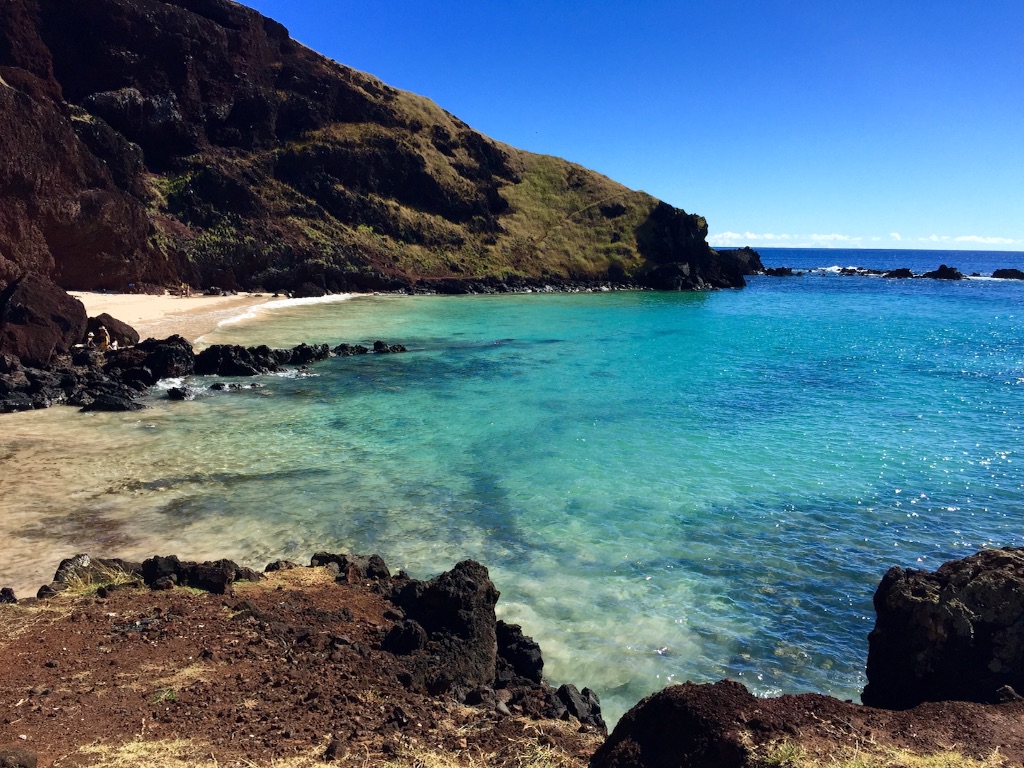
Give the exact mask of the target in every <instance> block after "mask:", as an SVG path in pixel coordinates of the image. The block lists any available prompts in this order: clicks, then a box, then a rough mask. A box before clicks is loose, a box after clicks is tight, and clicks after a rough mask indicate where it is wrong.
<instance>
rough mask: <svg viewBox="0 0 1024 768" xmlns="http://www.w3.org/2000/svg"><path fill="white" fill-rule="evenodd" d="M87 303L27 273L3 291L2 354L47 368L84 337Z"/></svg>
mask: <svg viewBox="0 0 1024 768" xmlns="http://www.w3.org/2000/svg"><path fill="white" fill-rule="evenodd" d="M85 326H86V313H85V306H84V305H83V304H82V302H80V301H79V300H78V299H76V298H74V297H73V296H69V295H68V294H67V293H65V292H64V291H63V290H61V289H60V288H58V287H57V286H56V285H54V284H53V283H52V282H50V281H49V280H48V279H46V278H45V277H42V276H40V275H36V274H31V273H30V274H27V275H25V276H24V277H22V278H19V279H17V280H15V281H14V282H12V283H11V284H10V285H8V286H7V288H6V289H5V290H3V291H2V292H0V354H7V355H14V356H15V357H17V358H19V359H20V360H21V361H22V363H23V364H24V365H26V366H30V367H33V368H46V367H47V366H48V365H50V363H51V362H52V361H53V360H54V358H55V357H56V356H58V355H63V354H67V353H68V352H69V351H70V350H71V347H72V346H73V345H74V344H77V343H78V342H80V341H82V339H83V338H84V336H85Z"/></svg>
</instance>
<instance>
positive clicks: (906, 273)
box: [882, 267, 914, 280]
mask: <svg viewBox="0 0 1024 768" xmlns="http://www.w3.org/2000/svg"><path fill="white" fill-rule="evenodd" d="M913 276H914V273H913V272H911V271H910V270H909V269H907V268H906V267H900V268H899V269H890V270H889V271H888V272H886V273H885V274H884V275H882V277H893V278H899V279H901V280H902V279H907V278H910V277H913Z"/></svg>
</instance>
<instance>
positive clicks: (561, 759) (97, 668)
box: [0, 568, 602, 766]
mask: <svg viewBox="0 0 1024 768" xmlns="http://www.w3.org/2000/svg"><path fill="white" fill-rule="evenodd" d="M70 591H73V592H77V594H68V593H63V594H61V595H59V596H57V597H55V598H52V599H50V600H47V601H42V602H39V603H38V604H36V605H33V606H23V605H0V648H2V659H3V664H2V668H0V749H3V748H9V747H15V748H21V749H24V750H28V751H30V752H34V753H36V754H37V755H38V758H39V765H40V766H50V765H59V766H85V765H122V764H123V765H132V764H139V765H142V764H146V765H151V766H153V765H168V766H174V765H218V766H225V765H244V766H270V765H275V766H291V765H296V766H300V765H301V766H304V765H315V764H318V763H319V761H320V760H327V759H330V760H331V761H332V764H335V765H337V764H345V763H349V764H359V765H374V764H406V765H411V764H423V765H474V764H483V763H486V764H489V765H501V764H506V763H507V764H509V765H512V764H515V765H522V764H524V763H523V757H524V756H526V755H534V756H535V757H536V758H537V760H540V763H539V764H544V765H551V766H583V765H585V764H586V763H587V760H588V759H589V757H590V755H591V754H592V753H593V751H594V750H595V749H596V747H597V745H598V744H599V743H600V741H601V740H602V736H601V734H599V733H598V732H597V731H596V730H595V729H593V728H591V727H588V726H581V725H580V723H578V722H576V721H574V720H570V721H567V722H562V721H536V720H529V719H526V718H523V717H521V716H517V713H516V712H515V711H514V708H513V711H512V712H511V715H503V714H499V713H497V712H495V711H494V710H493V709H492V710H489V711H485V710H484V709H478V708H470V707H466V706H463V705H460V704H457V703H455V702H454V701H453V700H451V699H450V698H443V697H437V698H434V697H429V696H424V695H419V694H414V693H410V692H409V691H407V690H406V689H405V687H403V685H402V684H401V683H400V682H399V681H398V679H397V677H396V674H395V671H394V670H395V664H394V663H392V662H393V657H390V655H389V654H387V653H386V652H384V651H382V650H380V649H379V648H380V641H381V638H382V637H383V635H384V633H385V632H386V631H387V629H388V628H390V626H391V625H392V623H393V619H395V618H398V617H397V615H395V614H393V613H391V610H392V609H391V605H390V603H389V602H388V601H386V600H385V599H384V598H382V597H381V595H379V594H378V593H377V592H375V591H374V589H373V588H372V585H371V584H369V583H367V584H344V583H336V582H335V580H334V578H333V576H331V575H330V574H329V573H328V572H326V570H325V569H324V568H295V569H293V570H288V571H280V572H276V573H270V574H267V579H266V580H265V581H262V582H259V583H237V584H235V587H234V595H232V596H223V595H213V594H210V593H206V592H199V591H197V590H192V589H188V588H181V587H179V588H175V589H171V590H166V591H151V590H149V589H148V588H145V587H141V588H140V587H124V588H118V589H115V590H114V591H111V592H109V593H107V592H106V591H105V590H103V591H101V592H100V593H99V594H97V593H96V591H95V587H88V588H85V589H81V590H70ZM101 595H103V596H101ZM176 760H177V761H178V762H175V761H176ZM119 761H120V762H119Z"/></svg>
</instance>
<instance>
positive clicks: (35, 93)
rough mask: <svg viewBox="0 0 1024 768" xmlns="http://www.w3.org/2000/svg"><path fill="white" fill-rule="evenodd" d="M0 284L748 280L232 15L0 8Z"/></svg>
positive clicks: (667, 214) (676, 218)
mask: <svg viewBox="0 0 1024 768" xmlns="http://www.w3.org/2000/svg"><path fill="white" fill-rule="evenodd" d="M0 78H2V83H0V117H2V119H3V122H4V125H5V126H11V128H9V129H8V128H5V130H4V131H3V132H2V134H0V152H2V153H3V155H2V156H3V157H4V158H5V160H4V162H3V163H2V164H0V285H2V284H3V283H6V282H9V281H11V280H12V279H14V278H15V277H17V276H18V275H19V274H21V273H22V272H24V271H32V272H39V273H43V274H47V275H51V276H52V277H53V278H54V279H55V280H56V281H57V282H58V283H59V284H61V285H63V286H65V287H74V288H113V289H122V290H123V289H124V288H126V287H127V285H128V284H129V283H135V284H146V283H150V284H161V283H165V282H167V281H173V280H177V279H179V278H184V279H187V280H190V281H192V282H195V283H200V284H210V283H213V284H218V285H220V286H222V287H228V288H231V287H246V288H249V287H255V286H257V285H259V286H262V287H265V288H268V289H272V288H294V287H297V286H299V285H303V284H311V285H314V286H317V287H320V288H323V289H327V290H339V289H348V288H387V287H391V288H398V287H403V286H406V285H408V284H410V283H411V282H412V281H415V280H416V279H426V280H428V281H430V280H440V281H444V280H451V279H475V278H484V277H491V278H501V279H505V278H516V277H526V278H536V279H546V278H552V279H559V278H561V279H573V280H600V279H612V280H627V281H628V280H642V281H649V282H650V283H651V284H653V285H655V286H657V287H671V288H701V287H721V286H732V285H742V282H743V279H742V276H741V275H738V274H735V273H734V272H735V271H734V270H731V269H728V268H726V269H723V268H722V264H721V262H720V261H719V260H718V258H717V254H715V252H714V251H712V250H711V249H710V248H709V247H708V246H707V243H706V241H705V235H706V231H707V230H706V224H705V222H704V220H703V219H702V218H701V217H699V216H695V215H691V214H687V213H686V212H684V211H681V210H678V209H675V208H672V207H671V206H668V205H666V204H665V203H661V202H659V201H657V200H655V199H654V198H652V197H650V196H649V195H646V194H644V193H641V192H634V191H631V190H629V189H626V188H625V187H623V186H621V185H619V184H616V183H615V182H612V181H611V180H609V179H607V178H605V177H603V176H600V175H599V174H596V173H593V172H592V171H589V170H587V169H584V168H581V167H579V166H576V165H573V164H571V163H568V162H566V161H563V160H560V159H557V158H551V157H543V156H538V155H532V154H529V153H525V152H521V151H519V150H515V149H513V148H511V147H508V146H505V145H502V144H499V143H497V142H494V141H492V140H491V139H488V138H487V137H485V136H483V135H482V134H480V133H478V132H476V131H474V130H473V129H471V128H470V127H469V126H467V125H466V124H465V123H463V122H461V121H460V120H458V119H457V118H455V117H454V116H452V115H450V114H448V113H447V112H445V111H444V110H442V109H441V108H439V107H438V106H437V105H435V104H433V103H432V102H430V101H429V100H427V99H424V98H421V97H418V96H415V95H413V94H409V93H405V92H401V91H398V90H396V89H394V88H391V87H389V86H387V85H385V84H383V83H381V82H380V81H379V80H377V79H375V78H373V77H371V76H369V75H365V74H363V73H360V72H357V71H355V70H352V69H349V68H347V67H344V66H341V65H339V64H337V63H335V62H333V61H330V60H328V59H326V58H324V57H322V56H320V55H318V54H316V53H314V52H313V51H310V50H309V49H307V48H305V47H303V46H302V45H300V44H299V43H297V42H295V41H294V40H292V39H291V38H290V37H289V35H288V32H287V30H286V29H285V28H284V27H283V26H281V25H280V24H278V23H277V22H275V21H272V20H270V19H267V18H265V17H263V16H262V15H260V14H259V13H256V12H255V11H252V10H250V9H248V8H245V7H244V6H241V5H237V4H235V3H232V2H228V0H82V1H81V2H75V3H67V2H62V1H61V0H5V2H4V3H3V4H0Z"/></svg>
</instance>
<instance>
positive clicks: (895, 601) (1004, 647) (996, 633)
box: [862, 548, 1024, 708]
mask: <svg viewBox="0 0 1024 768" xmlns="http://www.w3.org/2000/svg"><path fill="white" fill-rule="evenodd" d="M874 602H875V613H876V614H877V618H876V621H875V628H874V629H873V630H872V632H871V634H870V635H869V636H868V643H869V650H868V662H867V677H868V684H867V686H866V687H865V689H864V694H863V696H862V699H863V701H864V703H865V704H869V705H872V706H878V707H889V708H905V707H912V706H914V705H915V704H918V703H919V702H922V701H945V700H951V699H955V700H962V701H978V702H996V701H1001V700H1003V699H1004V698H1005V697H1007V696H1009V695H1011V691H1018V692H1020V691H1024V548H1007V549H991V550H984V551H982V552H979V553H977V554H975V555H972V556H970V557H967V558H964V559H963V560H954V561H952V562H949V563H945V564H944V565H942V566H941V567H940V568H939V569H938V570H937V571H935V572H934V573H929V572H927V571H919V570H915V569H911V568H908V569H903V568H892V569H890V570H889V572H888V573H886V574H885V578H883V579H882V582H881V584H879V586H878V590H877V591H876V592H875V600H874Z"/></svg>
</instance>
